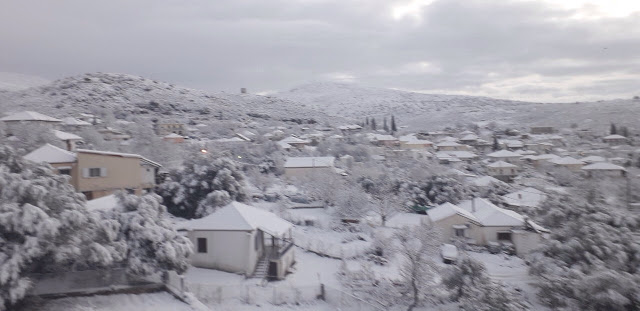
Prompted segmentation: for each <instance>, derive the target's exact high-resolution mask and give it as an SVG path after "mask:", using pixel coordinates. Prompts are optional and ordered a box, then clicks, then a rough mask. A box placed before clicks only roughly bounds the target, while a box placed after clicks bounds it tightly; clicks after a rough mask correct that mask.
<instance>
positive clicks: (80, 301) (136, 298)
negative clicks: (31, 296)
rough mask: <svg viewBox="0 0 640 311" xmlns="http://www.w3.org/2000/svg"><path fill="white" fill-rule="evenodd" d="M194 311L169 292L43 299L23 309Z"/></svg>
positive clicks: (54, 310) (35, 310)
mask: <svg viewBox="0 0 640 311" xmlns="http://www.w3.org/2000/svg"><path fill="white" fill-rule="evenodd" d="M129 310H131V311H194V309H193V308H192V307H191V306H189V305H188V304H186V303H184V302H182V301H180V300H178V299H176V298H175V297H173V296H172V295H171V294H169V293H165V292H160V293H151V294H138V295H132V294H118V295H98V296H87V297H71V298H60V299H52V300H45V301H42V302H41V303H36V304H33V305H31V306H29V307H27V308H26V310H24V311H129Z"/></svg>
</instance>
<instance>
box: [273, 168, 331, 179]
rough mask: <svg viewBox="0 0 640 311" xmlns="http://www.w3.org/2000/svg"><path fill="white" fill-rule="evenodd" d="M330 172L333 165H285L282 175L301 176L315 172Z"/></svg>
mask: <svg viewBox="0 0 640 311" xmlns="http://www.w3.org/2000/svg"><path fill="white" fill-rule="evenodd" d="M324 172H327V173H331V172H333V167H285V168H284V176H286V177H301V176H306V175H309V174H315V173H324Z"/></svg>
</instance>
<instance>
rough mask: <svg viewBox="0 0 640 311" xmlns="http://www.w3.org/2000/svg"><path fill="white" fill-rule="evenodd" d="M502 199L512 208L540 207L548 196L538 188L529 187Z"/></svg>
mask: <svg viewBox="0 0 640 311" xmlns="http://www.w3.org/2000/svg"><path fill="white" fill-rule="evenodd" d="M502 198H504V200H505V202H506V203H507V204H509V205H511V206H529V207H538V206H539V205H540V203H542V201H544V200H545V199H546V198H547V195H546V194H545V193H544V192H542V191H540V190H538V189H536V188H531V187H527V188H524V189H521V190H518V191H516V192H512V193H509V194H506V195H503V196H502Z"/></svg>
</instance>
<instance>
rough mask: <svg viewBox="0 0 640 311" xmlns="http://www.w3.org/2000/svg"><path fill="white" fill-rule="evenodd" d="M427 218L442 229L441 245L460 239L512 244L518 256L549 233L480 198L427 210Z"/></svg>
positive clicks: (472, 241) (524, 253) (482, 243)
mask: <svg viewBox="0 0 640 311" xmlns="http://www.w3.org/2000/svg"><path fill="white" fill-rule="evenodd" d="M427 216H428V217H427V222H428V223H431V224H432V225H434V226H435V227H437V228H439V229H440V230H441V232H442V234H441V238H442V242H449V241H451V239H455V238H459V239H465V240H466V241H467V243H470V244H476V245H488V244H489V243H501V244H505V245H513V247H514V248H515V251H516V254H517V255H518V256H523V255H526V254H527V253H528V252H530V251H531V250H532V249H534V248H535V247H537V246H538V244H539V243H540V240H541V239H542V234H544V233H548V232H549V231H548V230H547V229H545V228H543V227H541V226H539V225H537V224H535V223H534V222H532V221H530V220H529V219H527V218H526V217H524V216H522V215H520V214H518V213H516V212H514V211H511V210H507V209H503V208H500V207H498V206H496V205H494V204H492V203H491V202H489V201H487V200H485V199H480V198H475V199H473V200H467V201H463V202H460V204H458V205H454V204H451V203H444V204H441V205H438V206H436V207H434V208H432V209H429V210H427Z"/></svg>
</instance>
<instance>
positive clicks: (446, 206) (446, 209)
mask: <svg viewBox="0 0 640 311" xmlns="http://www.w3.org/2000/svg"><path fill="white" fill-rule="evenodd" d="M456 214H457V215H460V216H462V217H465V218H468V219H469V220H473V221H476V222H478V219H476V217H475V216H473V214H471V213H470V212H468V211H466V210H464V209H462V208H460V207H459V206H457V205H454V204H451V203H449V202H447V203H443V204H440V205H438V206H436V207H434V208H431V209H428V210H427V215H428V216H429V219H431V221H434V222H437V221H440V220H442V219H445V218H448V217H451V216H453V215H456Z"/></svg>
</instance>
